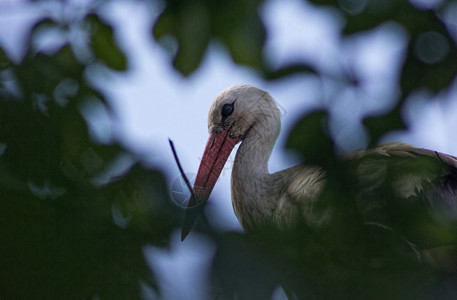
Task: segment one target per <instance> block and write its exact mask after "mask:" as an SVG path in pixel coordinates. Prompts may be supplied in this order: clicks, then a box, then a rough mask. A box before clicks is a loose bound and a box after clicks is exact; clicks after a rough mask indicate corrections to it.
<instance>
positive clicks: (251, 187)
mask: <svg viewBox="0 0 457 300" xmlns="http://www.w3.org/2000/svg"><path fill="white" fill-rule="evenodd" d="M208 127H209V132H210V134H211V135H210V138H209V140H208V144H207V147H206V149H205V153H204V155H203V158H202V164H201V165H200V169H199V171H198V174H197V179H196V182H195V185H194V189H195V192H196V194H197V197H198V198H199V199H200V200H202V201H206V200H207V199H208V197H209V194H210V193H211V191H212V188H213V186H214V184H215V182H216V180H217V178H218V176H219V174H220V171H221V170H222V167H223V165H224V163H225V160H226V159H227V157H228V155H229V154H230V152H231V150H232V148H233V147H234V145H235V144H236V143H238V142H240V141H241V145H240V147H239V148H238V151H237V154H236V157H235V161H234V164H233V170H232V177H231V192H232V204H233V208H234V211H235V214H236V216H237V218H238V220H239V221H240V223H241V225H242V226H243V228H244V229H245V230H253V229H256V228H258V227H261V226H263V225H273V226H276V227H278V228H287V227H289V226H293V225H294V224H295V223H297V222H304V223H307V224H312V225H319V224H322V223H323V222H325V219H326V217H328V216H326V215H325V214H319V213H315V211H314V205H315V202H316V201H317V199H318V198H319V195H320V193H322V191H323V189H324V187H325V185H326V182H327V174H326V171H325V170H324V169H323V168H321V167H319V166H313V165H305V164H303V165H298V166H295V167H292V168H289V169H286V170H283V171H279V172H276V173H269V170H268V160H269V158H270V154H271V152H272V150H273V147H274V144H275V142H276V139H277V137H278V135H279V131H280V127H281V123H280V111H279V109H278V107H277V105H276V103H275V101H274V100H273V98H272V97H271V96H270V95H269V94H268V93H267V92H265V91H262V90H260V89H258V88H256V87H253V86H250V85H236V86H233V87H230V88H228V89H226V90H224V91H223V92H222V93H221V94H220V95H219V96H218V97H216V99H215V100H214V102H213V104H212V106H211V109H210V113H209V118H208ZM304 134H305V133H304ZM422 160H425V161H431V163H430V164H425V165H424V167H421V169H420V172H416V171H417V170H416V169H414V168H412V170H409V169H408V168H409V167H410V166H411V163H410V162H416V161H422ZM340 161H341V162H342V166H348V167H350V168H351V170H352V171H351V173H350V174H352V175H354V177H353V178H356V181H357V182H355V183H354V185H357V187H358V193H357V194H356V195H354V196H355V198H356V199H355V200H356V201H360V202H363V201H364V198H367V197H369V196H370V193H376V192H378V190H377V189H378V188H379V186H380V185H382V183H383V182H385V181H386V180H387V181H389V186H391V187H392V189H393V190H394V194H395V195H394V196H396V197H399V198H402V199H412V198H421V200H422V201H425V202H429V203H432V204H433V203H434V204H436V203H438V205H435V206H436V207H438V209H441V210H443V211H453V213H454V215H453V217H454V218H456V215H457V158H456V157H453V156H450V155H446V154H442V153H438V152H435V151H430V150H424V149H418V148H415V147H412V146H410V145H407V144H403V143H390V144H385V145H381V146H378V147H375V148H373V149H370V150H359V151H356V152H352V153H349V154H346V155H343V156H342V157H341V159H340ZM391 168H396V170H401V171H402V173H401V174H400V175H398V176H394V177H392V176H391V173H390V169H391ZM193 204H195V203H194V202H193V201H191V204H190V205H193ZM368 206H369V205H368ZM368 206H367V205H365V206H364V205H361V206H360V209H361V210H368V211H369V210H370V209H371V208H369V207H368ZM454 221H455V220H454ZM191 222H193V221H191ZM190 226H191V224H190V225H189V224H187V227H184V228H183V238H184V237H185V236H186V235H187V233H188V232H189V231H190Z"/></svg>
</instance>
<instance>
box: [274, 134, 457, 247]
mask: <svg viewBox="0 0 457 300" xmlns="http://www.w3.org/2000/svg"><path fill="white" fill-rule="evenodd" d="M340 162H341V165H340V167H341V169H342V170H340V171H341V172H340V173H339V174H340V176H341V182H340V184H341V186H342V188H343V189H344V193H347V195H349V197H351V198H352V199H354V201H355V205H354V207H355V208H356V209H357V210H358V212H357V213H358V214H360V216H361V219H363V220H365V221H367V222H372V223H379V224H383V226H388V227H389V228H390V227H391V228H400V227H401V228H405V231H404V232H401V234H402V235H403V234H404V235H406V236H408V237H409V236H415V237H417V238H418V239H419V240H423V241H425V242H424V243H423V244H422V246H424V247H425V246H427V245H435V244H440V243H442V242H443V241H444V239H441V240H440V241H435V240H433V238H430V237H429V236H427V237H425V236H419V234H422V233H420V232H427V230H428V232H427V234H430V230H432V229H433V228H435V227H436V224H437V223H440V222H457V158H456V157H453V156H451V155H447V154H443V153H439V152H435V151H430V150H426V149H419V148H415V147H412V146H410V145H407V144H403V143H389V144H384V145H380V146H378V147H375V148H372V149H368V150H359V151H355V152H352V153H349V154H346V155H343V156H342V157H341V159H340ZM326 176H327V175H326V173H325V171H324V170H323V169H321V168H318V167H310V166H305V165H299V166H296V167H293V168H290V169H287V170H284V171H282V172H279V174H278V176H277V180H282V181H283V182H282V184H279V185H278V186H282V187H283V188H282V191H281V194H280V196H279V201H278V205H277V207H276V210H275V212H274V215H273V216H274V221H275V222H276V223H277V224H278V225H279V227H283V228H284V227H286V225H293V224H295V223H296V222H298V221H301V222H304V223H306V224H309V225H311V226H324V225H327V224H328V222H330V220H331V218H332V213H335V210H334V209H333V210H332V209H331V206H326V205H322V202H319V201H322V198H321V197H319V195H320V194H321V192H322V191H323V190H324V187H325V185H326V182H330V181H329V180H328V178H326ZM335 195H336V197H338V196H339V195H338V194H333V196H335ZM293 221H295V222H293ZM420 226H422V227H423V226H426V227H427V228H426V229H425V230H420V228H419V227H420ZM422 229H424V228H422Z"/></svg>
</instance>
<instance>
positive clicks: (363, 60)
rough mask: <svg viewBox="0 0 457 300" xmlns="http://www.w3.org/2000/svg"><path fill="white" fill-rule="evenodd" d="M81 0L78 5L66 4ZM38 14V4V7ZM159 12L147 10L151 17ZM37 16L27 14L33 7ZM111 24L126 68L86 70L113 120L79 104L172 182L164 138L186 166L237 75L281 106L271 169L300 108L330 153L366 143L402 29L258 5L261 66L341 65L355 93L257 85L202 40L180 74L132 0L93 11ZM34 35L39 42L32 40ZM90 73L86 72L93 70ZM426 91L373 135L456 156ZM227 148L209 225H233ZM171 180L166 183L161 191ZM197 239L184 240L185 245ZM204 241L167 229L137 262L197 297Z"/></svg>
mask: <svg viewBox="0 0 457 300" xmlns="http://www.w3.org/2000/svg"><path fill="white" fill-rule="evenodd" d="M73 2H74V3H79V2H81V3H85V2H88V1H73ZM21 3H24V2H22V1H17V2H15V1H4V0H0V44H1V45H2V46H3V47H5V49H6V50H8V53H9V54H10V55H12V56H14V57H15V59H20V56H21V51H20V47H21V41H22V40H23V39H22V38H23V36H24V34H25V32H26V30H27V28H28V26H30V25H31V24H32V21H33V19H34V17H35V16H36V14H37V10H36V9H34V8H33V7H32V5H21ZM45 11H46V9H45ZM158 12H159V10H158V7H157V13H158ZM38 13H39V12H38ZM103 15H104V16H105V18H106V19H107V20H108V21H110V22H112V24H113V25H114V26H115V28H116V37H117V39H118V42H119V44H120V47H121V48H122V49H123V50H124V51H125V52H126V53H127V55H128V57H129V62H130V67H131V68H130V70H129V71H128V72H127V73H125V74H111V75H109V76H106V77H104V78H95V79H94V81H95V84H97V85H98V86H100V87H101V89H102V90H103V91H104V92H105V94H106V96H107V98H108V100H109V101H110V102H111V104H112V105H113V107H114V108H115V112H116V114H117V119H116V120H110V119H108V117H107V116H106V114H104V112H103V110H102V109H98V110H97V109H96V110H95V111H96V113H94V111H93V109H94V108H96V107H94V106H91V107H90V108H91V109H92V111H91V110H88V109H87V108H85V109H84V108H83V109H82V110H83V112H84V113H85V114H86V118H87V119H88V121H89V123H91V127H92V128H93V130H94V136H95V137H96V138H98V139H101V140H103V139H105V140H109V139H111V138H112V137H115V138H116V139H118V140H121V141H122V143H123V144H125V145H126V146H127V147H128V148H130V149H132V150H133V151H134V152H136V153H138V154H140V155H141V156H142V157H143V159H144V160H145V161H146V162H147V163H148V164H150V165H152V166H154V167H158V168H160V169H162V170H163V171H164V172H165V174H166V176H167V178H168V179H169V182H170V184H171V183H172V182H173V181H174V180H175V179H177V178H179V172H178V170H177V167H176V165H175V162H174V159H173V157H172V154H171V151H170V148H169V145H168V138H171V139H172V140H173V141H174V143H175V146H176V148H177V151H178V153H179V156H180V159H181V163H182V164H183V167H184V169H185V170H186V172H188V173H195V172H196V171H197V169H198V165H199V163H200V157H201V155H202V151H203V149H204V147H205V143H206V139H207V124H206V120H207V114H208V109H209V106H210V104H211V101H212V100H213V99H214V98H215V96H216V95H217V94H218V93H219V92H220V91H221V90H223V89H224V88H226V87H228V86H230V85H233V84H237V83H249V84H253V85H256V86H258V87H260V88H262V89H265V90H267V91H269V92H270V93H271V94H272V95H273V97H274V98H275V99H276V100H277V102H279V104H280V105H281V109H282V112H283V119H282V122H283V127H282V133H281V135H280V138H279V140H278V142H277V146H276V148H275V150H274V152H273V155H272V158H271V161H270V170H271V171H277V170H280V169H283V168H286V167H289V166H291V165H294V164H296V163H298V161H297V159H296V158H295V156H294V155H293V154H292V153H290V152H288V151H286V150H285V149H284V144H285V138H286V137H287V132H288V131H289V130H290V129H291V126H292V125H293V124H294V122H295V121H297V119H298V118H299V117H300V116H301V115H302V114H303V113H304V112H305V111H309V110H310V109H312V108H316V107H329V108H331V113H332V116H333V120H334V121H333V122H332V124H331V130H332V133H333V134H334V135H335V136H336V138H337V142H338V144H339V146H340V151H341V152H347V151H351V150H355V149H358V148H361V147H364V146H365V145H366V141H367V137H366V134H365V131H364V130H363V128H362V127H361V126H360V123H359V121H360V119H361V118H362V117H363V116H365V115H366V114H369V113H370V112H374V111H380V110H381V111H382V110H386V109H388V108H389V107H391V106H392V104H393V101H392V100H390V101H385V100H386V99H395V96H396V93H397V92H398V87H397V86H396V83H395V82H396V79H397V76H398V68H399V66H400V64H401V62H402V59H403V55H404V53H405V52H404V50H405V48H404V47H405V45H406V40H407V38H408V35H407V33H406V32H405V31H404V30H403V29H402V28H401V27H399V26H398V25H396V24H394V23H388V24H384V25H382V26H380V27H379V28H376V29H374V30H372V31H370V32H368V33H363V34H359V35H356V36H352V37H349V38H347V39H345V40H341V39H340V38H339V34H338V33H339V30H340V28H341V26H342V25H343V24H344V19H343V18H341V17H340V16H338V15H336V12H335V11H333V10H330V9H323V8H315V7H313V6H310V5H308V4H306V3H305V2H304V1H300V0H286V1H284V0H283V1H279V0H270V1H267V2H266V4H265V5H264V6H263V7H262V17H263V18H264V21H265V23H266V26H267V30H268V40H267V44H266V48H265V57H266V58H267V60H268V62H269V63H270V64H271V65H272V66H276V67H277V66H281V65H284V64H287V63H290V62H295V61H303V62H311V63H312V64H313V65H315V66H316V67H317V68H318V69H319V70H321V71H322V72H324V73H338V72H342V71H343V70H347V68H350V69H351V70H352V71H353V72H355V73H356V74H360V75H362V76H363V78H364V80H363V82H362V84H361V88H360V89H358V90H354V89H350V88H345V87H342V86H341V85H339V84H338V83H337V82H335V81H332V80H324V81H322V80H318V79H317V78H315V77H313V76H310V75H300V76H293V77H290V78H287V79H284V80H280V81H276V82H266V81H264V80H262V79H261V78H260V77H259V76H257V75H256V73H255V71H253V70H251V69H248V68H245V67H240V66H237V65H235V64H234V63H233V62H232V61H231V58H230V57H229V55H228V54H227V52H226V51H225V49H224V48H223V47H222V46H221V45H218V44H217V43H214V44H212V46H211V47H210V50H209V51H208V53H207V54H206V56H205V58H204V60H203V63H202V65H201V67H200V68H199V69H198V70H197V71H196V72H195V73H194V74H192V75H191V76H190V77H189V78H184V77H183V76H181V75H180V74H179V73H178V72H176V71H175V70H173V69H172V68H171V67H170V62H171V57H170V55H169V54H168V53H167V52H166V51H165V50H163V48H161V47H160V45H159V44H158V43H156V42H155V41H154V40H153V39H152V38H151V32H150V28H151V25H152V23H153V19H152V16H151V14H150V13H149V12H148V11H147V8H146V6H145V4H144V3H142V2H137V1H131V2H130V1H117V2H114V3H113V4H110V5H108V6H106V7H105V8H104V10H103ZM45 42H46V41H44V42H43V41H41V44H39V45H41V46H44V45H43V43H45ZM95 74H96V73H95ZM428 98H430V96H429V95H428V93H427V92H426V91H418V92H417V93H416V94H415V95H414V96H412V97H411V99H410V100H409V101H408V105H407V109H406V110H405V112H404V117H405V120H406V122H407V123H408V124H410V131H409V132H402V133H395V134H391V135H389V136H387V137H385V141H392V140H396V141H404V142H407V143H410V144H413V145H415V146H418V147H424V148H429V149H434V150H438V151H441V152H445V153H449V154H453V155H457V142H455V141H456V140H457V139H456V138H455V128H457V117H456V116H457V101H455V99H457V88H456V87H455V84H454V90H453V91H450V92H449V94H443V95H439V96H438V97H436V98H435V99H433V100H432V101H426V99H428ZM233 157H234V154H232V156H231V158H230V159H229V162H228V165H227V166H226V168H225V169H224V172H223V174H222V176H221V178H220V180H219V182H218V184H217V185H216V187H215V189H214V192H213V196H212V199H211V200H210V202H211V205H210V207H209V209H210V210H211V212H212V215H213V218H212V219H211V220H212V222H213V223H214V225H215V226H216V227H218V228H223V229H232V230H241V227H240V226H239V224H238V222H237V220H236V217H235V215H234V214H233V210H232V205H231V202H230V189H229V182H230V168H231V163H232V162H233ZM170 188H171V187H170ZM197 244H198V245H200V246H201V245H202V244H204V245H207V246H206V247H203V248H202V247H196V245H197ZM212 251H213V249H212V246H211V245H210V244H209V242H205V241H204V238H203V237H200V236H198V235H197V234H191V235H190V236H189V238H188V239H186V241H185V242H184V243H181V242H180V241H179V233H178V232H176V234H175V235H174V236H173V241H172V251H171V252H170V253H167V252H164V251H161V250H158V249H151V248H148V247H147V248H145V253H147V257H148V260H149V261H150V262H151V263H152V264H154V265H155V267H156V268H158V269H160V270H162V271H163V273H164V274H165V276H164V277H162V279H161V280H162V283H163V286H164V289H165V295H166V297H167V298H173V299H192V298H200V299H201V296H204V294H205V289H204V288H203V287H201V285H200V284H199V281H200V279H201V277H199V276H204V274H203V273H201V272H198V270H201V269H202V268H205V266H208V264H209V259H210V257H211V253H212Z"/></svg>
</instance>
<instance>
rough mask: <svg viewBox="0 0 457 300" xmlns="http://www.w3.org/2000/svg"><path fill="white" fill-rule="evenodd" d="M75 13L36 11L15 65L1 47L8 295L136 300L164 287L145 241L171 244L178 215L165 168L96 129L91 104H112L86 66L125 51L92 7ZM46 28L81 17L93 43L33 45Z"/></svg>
mask: <svg viewBox="0 0 457 300" xmlns="http://www.w3.org/2000/svg"><path fill="white" fill-rule="evenodd" d="M73 21H74V23H72V22H67V23H63V22H59V21H57V20H53V19H50V18H45V19H43V20H41V21H39V22H38V23H37V25H36V26H35V27H34V30H33V31H32V32H31V33H30V39H29V40H28V45H27V48H28V51H27V54H26V57H25V58H24V59H23V60H22V61H21V62H19V63H15V62H12V61H10V60H9V59H8V57H7V56H6V55H5V53H4V52H3V51H1V52H0V67H1V70H0V78H1V79H0V207H1V209H0V240H1V243H0V298H1V299H94V298H99V299H139V298H141V296H142V293H143V292H142V289H144V288H145V287H149V288H157V285H156V279H155V275H154V273H153V270H151V269H150V267H149V265H148V264H147V263H146V260H145V258H144V253H143V249H144V246H145V245H156V246H160V247H166V246H167V244H168V239H169V236H170V233H171V231H172V230H173V228H175V227H176V225H177V223H178V221H177V220H178V219H179V216H180V212H179V211H178V210H177V209H176V208H175V206H174V205H172V202H171V201H170V200H169V199H168V195H169V193H168V191H167V190H166V183H165V180H164V177H163V175H162V174H161V173H160V172H159V171H156V170H150V169H147V168H145V167H143V166H142V165H141V164H140V163H139V162H138V159H137V158H135V157H134V155H133V154H132V153H129V152H128V151H127V150H126V149H124V148H123V147H122V146H120V145H119V144H117V142H116V141H111V142H108V143H100V142H97V141H96V140H95V139H94V138H93V137H91V134H90V130H89V128H88V125H87V124H86V121H85V119H84V116H83V107H85V109H86V110H87V109H91V105H92V104H93V103H95V102H99V103H101V105H102V106H103V107H104V109H105V110H106V111H107V113H108V114H111V113H112V112H111V109H110V106H109V102H108V101H106V100H105V98H104V96H103V95H102V94H101V93H100V92H99V91H98V90H97V89H96V88H94V87H93V86H92V84H91V83H90V82H88V81H87V79H86V78H87V76H86V75H87V72H90V67H92V68H104V67H103V66H102V65H105V66H106V67H108V68H111V69H114V70H125V69H126V68H127V60H126V56H125V55H124V54H123V52H122V51H121V50H120V49H119V48H118V46H117V45H116V43H115V42H114V37H113V30H112V28H111V26H110V25H108V24H105V23H104V22H103V21H102V20H101V19H100V18H99V17H98V16H97V15H96V14H88V15H86V16H85V17H84V18H82V19H79V20H73ZM45 26H47V28H53V27H56V28H57V27H59V28H62V29H64V30H71V29H72V28H74V27H76V26H82V28H85V30H86V31H87V32H86V33H87V34H88V37H89V38H90V40H89V42H88V44H87V45H86V46H88V48H89V49H92V50H91V51H90V52H88V53H86V55H80V54H81V49H78V46H77V45H75V44H71V43H68V42H65V41H62V46H61V47H59V48H57V49H54V50H53V51H51V53H43V52H36V51H35V50H33V45H32V44H31V43H32V42H31V41H32V40H33V37H34V35H35V32H36V30H38V29H43V28H44V27H45ZM80 46H81V45H80ZM78 51H79V52H78ZM75 54H79V56H78V55H75Z"/></svg>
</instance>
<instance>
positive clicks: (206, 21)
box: [153, 0, 265, 75]
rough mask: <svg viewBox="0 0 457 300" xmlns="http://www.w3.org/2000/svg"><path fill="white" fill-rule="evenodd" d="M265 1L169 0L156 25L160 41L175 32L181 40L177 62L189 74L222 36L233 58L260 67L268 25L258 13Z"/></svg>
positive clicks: (154, 31) (181, 70) (156, 36)
mask: <svg viewBox="0 0 457 300" xmlns="http://www.w3.org/2000/svg"><path fill="white" fill-rule="evenodd" d="M261 3H262V1H260V0H249V1H241V0H236V1H213V0H198V1H192V2H189V1H168V2H167V7H166V8H165V11H164V12H163V13H162V14H161V15H160V17H159V19H158V20H157V22H156V24H155V25H154V28H153V35H154V37H155V38H156V39H158V40H159V41H160V39H161V38H163V37H166V36H173V37H175V38H176V40H177V42H178V45H179V47H178V52H177V54H176V57H175V59H174V62H173V64H174V66H175V68H176V69H178V70H179V71H180V72H181V73H183V74H184V75H190V74H191V73H192V72H194V71H195V70H196V69H197V68H198V66H199V65H200V63H201V61H202V58H203V55H204V53H205V51H206V49H207V47H208V45H209V43H210V42H211V41H212V40H216V41H218V40H221V41H222V42H223V43H224V45H225V46H227V48H228V50H229V51H230V54H231V55H232V57H233V59H234V61H235V62H236V63H239V64H245V65H249V66H253V67H257V68H260V67H261V66H262V47H263V43H264V41H265V28H264V26H263V23H262V21H261V19H260V16H259V14H258V7H259V6H260V4H261Z"/></svg>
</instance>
